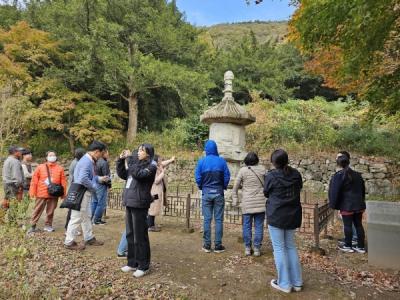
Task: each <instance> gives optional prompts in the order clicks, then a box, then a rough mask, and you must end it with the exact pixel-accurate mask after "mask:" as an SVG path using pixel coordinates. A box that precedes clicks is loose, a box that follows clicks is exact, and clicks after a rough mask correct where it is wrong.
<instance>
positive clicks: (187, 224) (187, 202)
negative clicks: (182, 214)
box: [186, 194, 191, 229]
mask: <svg viewBox="0 0 400 300" xmlns="http://www.w3.org/2000/svg"><path fill="white" fill-rule="evenodd" d="M190 200H191V199H190V194H188V195H187V198H186V228H187V229H189V228H190Z"/></svg>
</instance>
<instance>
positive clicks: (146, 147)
mask: <svg viewBox="0 0 400 300" xmlns="http://www.w3.org/2000/svg"><path fill="white" fill-rule="evenodd" d="M139 148H143V149H144V150H145V151H146V153H147V154H148V155H149V158H148V159H149V160H150V161H153V159H154V147H153V145H152V144H147V143H145V144H141V145H140V146H139ZM139 148H138V149H139Z"/></svg>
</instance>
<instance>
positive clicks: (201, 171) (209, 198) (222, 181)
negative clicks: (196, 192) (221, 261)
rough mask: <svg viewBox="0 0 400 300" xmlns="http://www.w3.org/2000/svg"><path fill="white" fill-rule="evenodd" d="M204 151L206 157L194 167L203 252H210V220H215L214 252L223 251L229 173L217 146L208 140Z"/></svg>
mask: <svg viewBox="0 0 400 300" xmlns="http://www.w3.org/2000/svg"><path fill="white" fill-rule="evenodd" d="M204 150H205V152H206V156H205V157H203V158H201V159H200V160H199V162H198V163H197V166H196V171H195V178H196V183H197V186H198V187H199V189H200V190H201V191H202V210H203V217H204V224H203V251H205V252H207V253H209V252H211V220H212V216H213V213H214V219H215V242H214V244H215V248H214V252H216V253H220V252H224V251H225V247H224V246H223V245H222V235H223V226H224V225H223V222H224V207H225V199H224V190H226V188H227V187H228V183H229V180H230V176H231V175H230V173H229V169H228V166H227V164H226V161H225V160H224V159H223V158H222V157H220V156H219V155H218V149H217V144H216V143H215V142H214V141H213V140H208V141H207V142H206V144H205V147H204Z"/></svg>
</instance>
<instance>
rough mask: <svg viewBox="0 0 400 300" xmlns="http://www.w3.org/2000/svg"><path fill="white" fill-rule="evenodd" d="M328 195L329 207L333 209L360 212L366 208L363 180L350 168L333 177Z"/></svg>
mask: <svg viewBox="0 0 400 300" xmlns="http://www.w3.org/2000/svg"><path fill="white" fill-rule="evenodd" d="M346 172H347V173H346ZM328 195H329V206H330V207H331V208H333V209H337V210H340V211H360V210H364V209H365V208H366V204H365V184H364V179H363V178H362V177H361V174H360V173H358V172H356V171H354V170H352V169H351V168H348V169H347V170H346V169H343V170H340V171H339V172H337V173H336V174H335V175H333V177H332V179H331V181H330V183H329V193H328Z"/></svg>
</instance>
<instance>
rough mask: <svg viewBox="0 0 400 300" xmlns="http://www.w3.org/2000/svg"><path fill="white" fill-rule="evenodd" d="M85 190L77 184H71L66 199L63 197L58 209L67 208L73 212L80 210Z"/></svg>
mask: <svg viewBox="0 0 400 300" xmlns="http://www.w3.org/2000/svg"><path fill="white" fill-rule="evenodd" d="M86 191H87V188H86V187H85V186H84V185H82V184H79V183H74V182H73V183H71V186H70V187H69V190H68V194H67V197H65V199H64V201H63V203H61V206H60V208H69V209H73V210H78V211H80V210H81V204H82V200H83V195H85V193H86Z"/></svg>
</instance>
